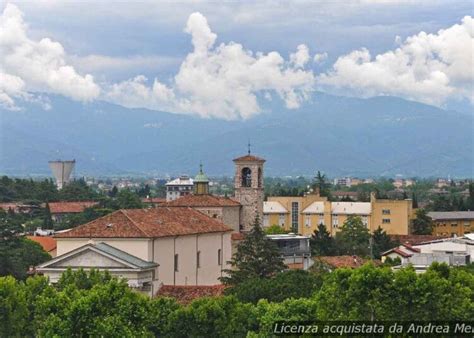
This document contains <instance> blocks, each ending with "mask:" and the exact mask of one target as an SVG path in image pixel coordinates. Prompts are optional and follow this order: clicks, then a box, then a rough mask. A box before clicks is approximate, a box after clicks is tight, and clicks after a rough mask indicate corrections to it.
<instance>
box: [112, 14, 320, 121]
mask: <svg viewBox="0 0 474 338" xmlns="http://www.w3.org/2000/svg"><path fill="white" fill-rule="evenodd" d="M185 32H187V33H189V34H190V35H191V38H192V44H193V48H194V49H193V51H192V52H191V53H189V54H188V55H187V56H186V58H185V60H184V61H183V63H182V64H181V66H180V69H179V72H178V73H177V74H176V76H175V77H174V79H173V81H172V84H171V85H170V86H167V85H165V84H163V83H161V82H160V81H158V80H157V79H155V80H154V82H153V84H152V85H148V86H147V84H146V82H147V81H146V79H145V78H144V77H137V78H135V79H131V80H127V81H124V82H122V83H119V84H115V85H112V86H111V90H110V91H109V92H107V93H106V95H105V96H106V98H107V99H108V100H111V101H114V102H118V103H120V104H123V105H126V106H129V107H147V108H152V109H163V107H168V108H170V107H171V109H172V110H173V111H176V112H181V113H194V114H198V115H200V116H202V117H217V118H224V119H237V118H243V119H246V118H249V117H251V116H253V115H255V114H258V113H259V112H260V111H261V108H260V106H259V103H258V98H257V94H258V93H262V94H265V93H266V92H269V91H272V92H275V93H276V94H277V95H278V96H279V97H280V98H281V99H283V100H284V102H285V104H286V106H287V107H288V108H296V107H298V106H299V105H300V103H301V102H302V101H303V100H304V99H305V98H306V97H307V96H308V93H309V91H311V90H312V88H313V84H314V75H313V73H312V71H310V70H305V69H304V66H305V64H306V63H307V62H308V60H309V51H308V48H307V47H306V46H305V45H300V46H298V48H297V51H296V52H295V53H294V54H291V56H290V60H289V61H285V59H284V58H283V57H282V56H281V55H280V54H279V53H277V52H270V53H268V54H264V53H261V52H257V53H254V52H252V51H249V50H246V49H245V48H244V47H243V46H242V45H241V44H239V43H235V42H230V43H227V44H226V43H221V44H220V45H218V46H215V43H216V39H217V35H216V34H215V33H213V32H212V31H211V29H210V27H209V24H208V22H207V20H206V18H205V17H204V16H203V15H202V14H200V13H193V14H191V15H190V16H189V19H188V22H187V24H186V28H185Z"/></svg>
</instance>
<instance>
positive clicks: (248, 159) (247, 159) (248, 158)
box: [233, 154, 265, 163]
mask: <svg viewBox="0 0 474 338" xmlns="http://www.w3.org/2000/svg"><path fill="white" fill-rule="evenodd" d="M233 161H234V162H261V163H263V162H265V159H263V158H261V157H258V156H255V155H250V154H248V155H245V156H241V157H237V158H234V159H233Z"/></svg>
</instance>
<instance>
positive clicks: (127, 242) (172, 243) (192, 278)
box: [57, 232, 232, 285]
mask: <svg viewBox="0 0 474 338" xmlns="http://www.w3.org/2000/svg"><path fill="white" fill-rule="evenodd" d="M230 236H231V235H230V232H226V233H209V234H199V235H189V236H176V237H164V238H156V239H154V240H153V239H132V238H127V239H116V238H103V239H100V238H95V239H94V241H95V242H96V243H98V242H104V243H107V244H109V245H111V246H113V247H116V248H118V249H120V250H123V251H125V252H127V253H129V254H131V255H134V256H136V257H139V258H141V259H144V260H147V261H153V262H155V263H158V264H159V266H158V267H157V269H156V274H155V275H156V276H157V278H158V279H159V281H160V282H161V283H163V284H169V285H215V284H220V281H219V280H218V278H219V277H220V276H221V275H222V270H223V269H228V268H230V267H229V265H228V264H227V262H228V261H229V260H230V259H231V258H232V247H231V237H230ZM88 242H89V239H88V238H76V239H65V238H57V247H58V255H61V254H64V253H67V252H69V251H71V250H74V249H76V248H78V247H81V246H83V245H85V244H87V243H88ZM219 249H220V250H221V255H222V260H221V263H222V264H221V265H219V264H218V259H217V257H218V250H219ZM198 251H200V252H201V254H200V266H201V267H200V268H197V252H198ZM175 254H178V271H174V257H175V256H174V255H175Z"/></svg>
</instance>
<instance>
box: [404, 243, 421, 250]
mask: <svg viewBox="0 0 474 338" xmlns="http://www.w3.org/2000/svg"><path fill="white" fill-rule="evenodd" d="M402 245H403V246H404V247H405V248H407V249H408V250H410V251H413V252H421V250H420V249H418V248H414V247H412V246H411V245H410V244H407V243H405V244H402Z"/></svg>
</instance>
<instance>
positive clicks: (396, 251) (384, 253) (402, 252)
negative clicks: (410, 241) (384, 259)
mask: <svg viewBox="0 0 474 338" xmlns="http://www.w3.org/2000/svg"><path fill="white" fill-rule="evenodd" d="M392 252H395V253H397V254H399V255H400V256H402V257H405V258H408V257H411V256H412V254H409V253H407V252H405V251H402V250H400V249H399V248H393V249H390V250H388V251H385V252H383V253H382V256H385V255H388V254H390V253H392Z"/></svg>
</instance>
